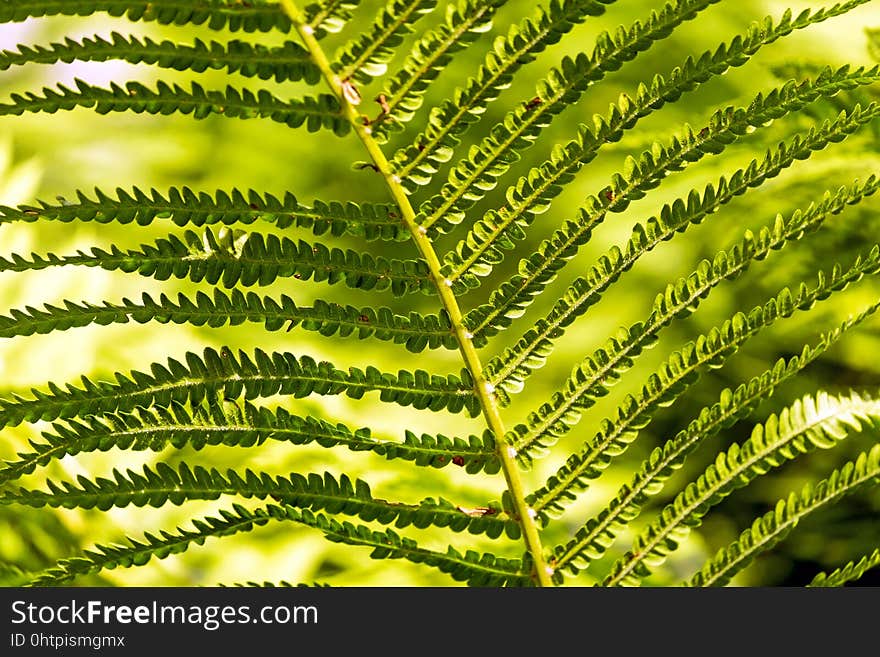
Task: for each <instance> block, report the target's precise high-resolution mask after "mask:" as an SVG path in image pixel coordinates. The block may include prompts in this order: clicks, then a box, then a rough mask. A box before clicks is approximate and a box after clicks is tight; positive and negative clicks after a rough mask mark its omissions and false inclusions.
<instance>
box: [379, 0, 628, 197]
mask: <svg viewBox="0 0 880 657" xmlns="http://www.w3.org/2000/svg"><path fill="white" fill-rule="evenodd" d="M613 2H615V0H552V1H551V2H550V3H549V6H547V7H546V8H544V7H540V6H539V7H538V8H537V9H536V12H535V15H534V16H532V17H528V18H524V19H523V20H522V21H521V22H520V24H519V25H516V26H513V27H511V28H510V30H509V31H508V33H507V35H505V36H503V37H500V38H497V39H496V40H495V42H494V43H493V45H492V50H491V51H490V52H489V53H488V54H487V55H486V58H485V60H484V61H483V64H482V66H480V69H479V70H478V71H477V73H476V75H474V76H473V77H471V78H470V79H469V80H468V83H467V84H466V85H464V86H461V87H459V88H457V89H456V90H455V91H454V92H452V94H451V95H450V98H449V99H448V100H446V101H445V102H444V103H443V104H441V105H440V106H439V107H435V108H434V109H432V110H431V113H430V116H429V117H428V126H427V127H426V128H425V130H424V131H423V132H422V133H421V134H419V135H418V136H417V137H416V138H415V140H414V141H413V143H412V144H411V145H410V146H407V147H405V148H402V149H400V150H399V151H398V152H397V153H396V154H395V155H394V157H393V158H392V160H391V165H392V167H393V168H394V170H395V172H396V174H397V176H398V177H399V178H400V179H401V184H403V185H404V186H405V187H406V188H407V189H408V190H409V191H413V190H414V189H415V188H416V186H417V185H425V184H427V183H428V182H430V181H431V178H432V177H433V175H434V174H435V173H436V172H437V170H438V167H439V166H440V165H442V164H443V163H444V162H447V161H449V160H450V159H451V158H452V154H453V152H454V149H455V147H456V146H458V144H460V143H461V135H462V134H463V133H464V132H465V131H466V130H467V128H468V127H469V126H470V125H472V124H473V123H475V122H476V121H478V120H479V118H480V116H481V115H482V114H483V113H484V112H485V110H486V107H487V106H488V105H489V103H490V102H492V101H493V100H495V99H496V98H497V97H498V95H499V94H500V92H501V90H502V89H505V88H506V87H508V86H510V83H511V80H512V79H513V75H514V74H515V73H516V71H517V70H519V69H520V68H521V67H522V66H523V65H525V64H528V63H529V62H532V61H534V59H535V56H536V55H537V54H538V53H541V52H543V51H544V50H546V49H547V47H548V46H550V45H552V44H554V43H557V42H558V41H559V40H560V39H561V38H562V37H563V36H564V35H565V34H567V33H568V32H570V31H571V30H572V28H574V26H575V25H577V24H579V23H582V22H583V21H584V20H586V18H587V17H588V16H599V15H601V14H602V13H604V12H605V5H609V4H612V3H613Z"/></svg>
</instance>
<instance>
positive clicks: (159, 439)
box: [0, 401, 500, 484]
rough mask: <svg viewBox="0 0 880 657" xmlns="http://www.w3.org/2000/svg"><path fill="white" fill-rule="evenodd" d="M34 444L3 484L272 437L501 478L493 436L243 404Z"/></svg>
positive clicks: (174, 407) (106, 426) (99, 419)
mask: <svg viewBox="0 0 880 657" xmlns="http://www.w3.org/2000/svg"><path fill="white" fill-rule="evenodd" d="M41 438H42V439H41V440H31V441H30V448H31V451H29V452H22V453H19V454H18V458H17V459H16V460H14V461H7V462H5V463H2V467H0V484H2V483H6V482H8V481H14V480H16V479H19V478H21V477H23V476H25V475H27V474H30V473H32V472H33V471H34V470H35V469H36V468H37V467H40V466H45V465H47V464H49V463H50V462H52V461H53V460H58V459H62V458H64V457H65V456H68V455H72V456H74V455H77V454H80V453H88V452H96V451H108V450H111V449H121V450H133V451H143V450H153V451H156V452H160V451H162V450H165V449H166V448H169V447H173V448H176V449H181V448H184V447H187V448H189V449H193V450H201V449H204V448H205V447H206V446H211V445H225V446H227V447H253V446H254V445H261V444H263V443H264V442H265V441H267V440H272V441H276V442H287V443H290V444H292V445H309V444H315V445H320V446H321V447H324V448H328V449H329V448H333V447H346V448H348V449H350V450H352V451H355V452H363V451H369V452H372V453H374V454H378V455H380V456H384V457H385V458H387V459H389V460H392V459H401V460H405V461H411V462H413V463H414V464H415V465H417V466H420V467H432V468H442V467H446V466H448V465H451V464H456V465H458V467H461V468H463V469H464V470H465V471H466V472H468V473H470V474H476V473H478V472H486V473H488V474H495V473H497V472H498V470H499V469H500V464H499V462H498V456H497V454H496V453H495V442H494V440H493V438H492V435H491V433H489V432H486V433H485V434H484V435H483V436H482V437H479V436H474V435H471V436H469V437H468V438H467V439H464V438H458V437H456V438H449V437H447V436H444V435H443V434H438V435H436V436H432V435H428V434H422V435H421V436H419V435H416V434H415V433H413V432H412V431H406V433H405V436H404V439H403V440H390V439H382V438H377V437H375V436H373V435H372V432H371V431H370V428H369V427H361V428H359V429H352V428H350V427H348V426H346V425H345V424H342V423H341V422H339V423H331V422H328V421H326V420H322V419H320V418H316V417H313V416H309V417H301V416H297V415H294V414H292V413H290V412H289V411H287V410H285V409H284V408H276V409H271V408H266V407H260V406H255V405H254V404H251V403H250V402H244V404H242V405H241V406H239V405H237V404H234V403H232V402H228V401H227V402H224V403H222V404H220V403H203V404H200V405H197V406H195V407H194V408H192V409H191V410H190V409H188V408H187V406H186V405H184V404H181V403H179V402H172V403H171V404H169V405H168V406H167V407H166V406H156V407H152V408H136V409H135V410H134V411H133V412H130V413H108V414H104V415H101V416H89V417H87V418H84V419H70V420H67V421H66V422H64V423H62V422H56V423H54V424H53V425H52V428H51V430H46V431H43V432H42V434H41Z"/></svg>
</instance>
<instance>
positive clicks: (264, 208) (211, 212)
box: [0, 187, 410, 240]
mask: <svg viewBox="0 0 880 657" xmlns="http://www.w3.org/2000/svg"><path fill="white" fill-rule="evenodd" d="M95 196H96V200H92V199H90V198H89V197H88V196H86V194H84V193H83V192H77V193H76V197H77V200H76V202H73V201H68V200H64V199H62V202H61V203H60V204H50V203H46V202H43V201H40V202H39V204H38V205H22V206H20V207H18V208H9V207H4V206H0V225H2V224H4V223H10V222H14V221H26V222H35V221H60V222H64V223H69V222H72V221H94V222H97V223H109V222H118V223H120V224H129V223H132V222H134V223H136V224H138V225H140V226H146V225H149V224H152V223H153V222H154V221H156V220H157V219H161V218H170V219H171V221H172V222H173V223H174V224H175V225H177V226H187V225H193V226H204V225H212V224H224V225H232V224H239V223H240V224H252V223H254V222H256V221H257V220H261V221H266V222H269V223H272V224H275V226H277V227H278V228H279V229H284V228H290V227H297V228H306V229H309V230H311V231H312V232H313V233H315V234H316V235H319V236H320V235H324V234H330V235H333V236H339V235H343V234H345V233H348V234H351V235H355V236H358V237H363V238H364V239H366V240H376V239H387V240H406V239H409V238H410V234H409V231H408V230H407V228H406V226H405V225H404V224H403V222H402V221H401V220H400V217H399V216H398V214H397V209H396V206H393V205H379V204H370V203H367V204H361V205H355V204H354V203H346V204H343V203H339V202H332V203H324V202H315V204H314V205H313V206H312V207H308V206H305V205H302V204H301V203H299V201H297V200H296V197H295V196H294V195H293V194H290V193H287V194H285V195H284V198H283V199H278V198H277V197H275V196H272V195H271V194H263V195H261V194H258V193H257V192H255V191H253V190H249V191H248V192H246V193H243V192H241V191H239V190H233V191H232V192H231V193H227V192H224V191H217V192H215V194H214V196H211V195H210V194H208V193H206V192H199V193H196V192H193V191H192V190H190V189H188V188H186V187H183V188H180V189H178V188H171V189H170V190H168V192H167V194H166V196H162V194H161V193H159V192H158V191H156V190H155V189H153V190H150V193H149V194H147V193H145V192H143V191H141V190H140V189H137V188H134V189H133V190H132V191H131V193H129V192H127V191H125V190H123V189H117V190H116V198H113V197H112V196H108V195H107V194H105V193H104V192H102V191H100V190H97V189H96V190H95Z"/></svg>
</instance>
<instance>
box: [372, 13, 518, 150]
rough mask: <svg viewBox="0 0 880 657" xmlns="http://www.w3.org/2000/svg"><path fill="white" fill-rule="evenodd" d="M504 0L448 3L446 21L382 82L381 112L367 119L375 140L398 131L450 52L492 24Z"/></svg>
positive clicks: (419, 105) (467, 43) (425, 37)
mask: <svg viewBox="0 0 880 657" xmlns="http://www.w3.org/2000/svg"><path fill="white" fill-rule="evenodd" d="M505 2H506V0H465V1H464V2H459V3H458V5H456V4H450V5H448V7H447V10H446V20H445V22H444V23H443V24H442V25H441V26H440V27H437V28H435V29H433V30H431V31H430V32H428V33H427V34H426V35H425V36H423V37H422V38H421V39H419V41H418V42H416V44H415V45H414V46H413V47H412V50H411V52H410V54H409V56H408V57H407V58H406V60H405V61H404V62H403V64H402V65H401V66H400V70H399V71H398V73H397V74H396V75H394V77H392V78H391V79H390V80H389V81H388V83H387V84H386V85H385V88H384V89H383V91H382V93H381V94H380V95H379V97H378V98H377V99H379V100H381V102H382V104H381V112H380V113H379V115H378V117H377V118H376V119H374V120H373V121H371V122H370V129H371V130H372V134H373V137H374V138H375V139H376V140H377V141H384V140H385V138H386V137H387V134H388V132H389V131H391V130H401V129H402V124H403V123H405V122H406V121H409V120H410V119H411V118H412V117H413V115H414V114H415V112H416V110H418V109H419V108H420V107H421V106H422V102H423V100H424V98H423V97H424V94H425V91H426V90H427V89H428V86H429V85H430V84H431V82H433V81H434V80H435V79H436V78H437V76H438V75H439V74H440V72H441V71H442V70H443V68H444V67H445V66H446V65H447V64H449V62H450V61H451V60H452V55H453V54H454V53H456V52H458V51H460V50H463V49H465V48H467V47H468V46H469V45H471V44H472V43H473V42H474V41H476V40H477V39H478V38H479V37H480V36H481V35H482V34H484V33H486V32H487V31H488V30H489V29H491V27H492V18H493V16H494V15H495V12H496V11H497V9H498V8H499V7H500V6H501V5H503V4H504V3H505Z"/></svg>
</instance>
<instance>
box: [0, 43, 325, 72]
mask: <svg viewBox="0 0 880 657" xmlns="http://www.w3.org/2000/svg"><path fill="white" fill-rule="evenodd" d="M108 60H121V61H126V62H129V63H131V64H141V63H144V64H154V65H156V66H158V67H160V68H165V69H172V70H176V71H194V72H196V73H201V72H203V71H206V70H208V69H223V70H226V71H228V72H229V73H238V74H240V75H242V76H244V77H257V78H260V79H261V80H269V79H273V80H275V81H276V82H284V81H286V80H293V81H297V80H304V81H306V82H308V83H310V84H315V83H317V82H318V81H319V80H320V79H321V74H320V71H319V70H318V68H317V67H316V66H315V65H314V63H313V62H312V60H311V59H310V57H309V53H308V52H307V51H306V50H305V48H303V47H302V46H301V45H299V44H298V43H295V42H293V41H287V42H285V43H284V45H282V46H277V47H272V48H269V47H266V46H263V45H260V44H251V43H248V42H246V41H240V40H233V41H228V42H226V43H220V42H218V41H211V42H209V43H205V42H204V41H202V40H201V39H196V40H195V41H194V42H193V44H192V45H185V44H181V43H174V42H173V41H168V40H165V41H161V42H157V41H154V40H152V39H150V38H149V37H141V38H138V37H135V36H124V35H122V34H119V33H118V32H112V33H111V34H110V35H109V37H108V38H103V37H100V36H94V37H86V38H83V39H82V40H80V41H76V40H75V39H71V38H66V39H64V41H63V42H61V43H52V44H50V45H49V46H26V45H19V46H18V47H17V49H16V50H3V51H0V71H4V70H6V69H8V68H10V67H12V66H21V65H24V64H56V63H58V62H66V63H70V62H73V61H80V62H104V61H108Z"/></svg>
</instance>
